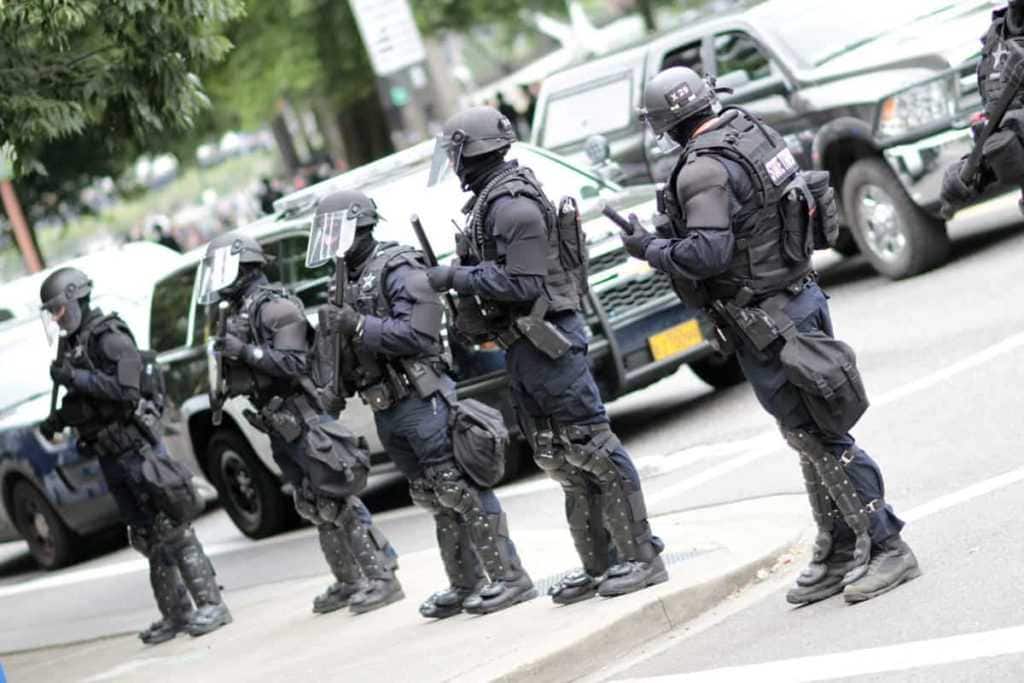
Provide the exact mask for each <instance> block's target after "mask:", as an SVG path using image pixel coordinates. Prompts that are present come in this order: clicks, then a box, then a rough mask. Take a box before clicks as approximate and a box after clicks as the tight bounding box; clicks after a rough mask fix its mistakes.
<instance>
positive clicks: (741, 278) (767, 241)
mask: <svg viewBox="0 0 1024 683" xmlns="http://www.w3.org/2000/svg"><path fill="white" fill-rule="evenodd" d="M733 111H735V116H733V117H731V118H729V119H728V120H726V121H725V122H724V123H723V124H722V125H720V126H719V127H718V128H715V129H714V130H711V131H708V132H706V133H702V134H700V135H698V136H697V137H696V138H694V139H692V140H691V141H690V143H689V144H688V145H687V147H686V149H685V150H684V152H683V154H682V156H681V157H680V158H679V161H678V162H676V166H675V168H674V169H673V170H672V173H671V175H670V176H669V180H668V183H667V184H666V185H665V187H664V188H663V189H662V190H661V197H660V198H659V200H660V201H659V203H660V205H661V209H662V213H663V214H664V215H665V216H667V217H668V219H669V221H670V222H671V225H672V230H673V232H674V234H675V236H676V237H679V238H682V237H685V236H686V233H687V231H688V228H687V226H686V212H685V208H684V207H683V206H682V205H681V204H680V202H679V198H678V197H677V196H676V190H675V188H676V180H677V179H678V177H679V173H680V172H681V171H682V170H683V168H684V167H685V166H686V164H689V163H692V162H693V161H695V160H696V159H698V158H699V157H701V156H704V155H709V156H713V157H718V158H721V159H728V160H730V161H733V162H735V163H737V164H739V165H740V167H742V168H743V169H744V171H746V173H747V175H749V176H750V179H751V182H752V184H753V187H754V197H753V198H752V201H753V202H755V205H754V206H748V207H743V209H744V210H742V211H741V212H740V213H739V215H738V216H737V215H734V219H735V218H739V219H740V220H739V222H738V223H734V224H733V226H732V231H733V233H734V235H735V237H736V247H735V251H734V253H733V257H732V261H731V262H730V263H729V267H728V269H727V270H726V271H725V272H724V273H722V274H721V275H717V276H715V277H713V278H709V279H707V280H704V281H703V282H702V283H699V285H698V284H695V283H693V282H692V281H689V280H686V281H685V282H674V283H673V285H674V286H675V288H676V291H677V293H678V294H679V295H680V297H681V298H683V300H684V301H686V302H687V303H690V304H691V305H692V304H693V303H694V301H692V300H691V298H696V297H698V296H699V297H703V299H704V301H702V302H701V303H700V304H699V305H702V306H703V305H706V304H707V303H708V302H709V301H708V300H709V299H730V298H732V297H734V296H735V295H736V294H737V292H738V291H739V290H740V289H741V288H743V287H747V288H749V289H750V290H751V291H752V292H753V293H754V294H756V295H767V294H772V293H775V292H779V291H781V290H782V289H783V288H785V287H786V285H788V284H790V283H792V282H794V281H796V280H798V279H799V278H801V277H803V276H804V275H806V274H807V273H808V272H810V260H809V259H808V260H805V261H801V262H799V263H795V264H794V263H791V262H790V261H788V260H787V259H786V258H785V256H784V255H783V251H782V237H783V235H782V229H783V225H782V215H781V213H780V211H779V203H780V201H781V200H782V197H783V196H784V194H785V191H786V189H787V186H788V185H789V183H790V181H792V180H793V179H794V178H795V177H796V175H797V174H798V173H799V172H800V169H799V167H798V166H797V164H796V161H795V159H793V155H792V153H791V152H790V151H789V148H788V147H787V146H786V143H785V142H784V141H783V140H782V138H781V136H779V134H778V133H776V132H775V131H774V130H772V129H771V128H768V127H766V126H760V125H758V123H757V122H755V121H754V119H753V118H752V117H750V116H748V115H747V114H746V113H745V112H743V111H738V110H733ZM702 288H703V290H704V291H700V290H701V289H702ZM681 290H685V291H681ZM695 293H696V294H695Z"/></svg>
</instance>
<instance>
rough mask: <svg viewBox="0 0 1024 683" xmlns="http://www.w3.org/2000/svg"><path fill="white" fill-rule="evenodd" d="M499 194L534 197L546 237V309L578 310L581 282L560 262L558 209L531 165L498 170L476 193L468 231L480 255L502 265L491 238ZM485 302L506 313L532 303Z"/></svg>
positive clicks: (518, 311) (525, 308)
mask: <svg viewBox="0 0 1024 683" xmlns="http://www.w3.org/2000/svg"><path fill="white" fill-rule="evenodd" d="M502 197H512V198H515V197H527V198H529V199H531V200H533V201H534V202H535V203H536V204H537V206H539V207H540V209H541V212H542V213H543V214H544V226H545V230H546V232H547V241H548V244H547V247H548V248H547V257H546V265H547V275H546V276H545V278H544V287H545V295H546V296H547V298H548V300H549V301H550V307H549V309H548V313H549V314H550V313H558V312H562V311H579V310H581V309H582V301H581V297H582V292H581V291H580V284H581V283H579V282H578V280H577V277H576V275H575V274H574V273H573V272H571V271H569V270H567V269H566V268H565V266H564V265H563V263H562V253H561V250H562V246H561V240H560V231H559V221H558V212H557V210H556V209H555V206H554V205H553V204H552V203H551V200H549V199H548V198H547V195H545V194H544V191H543V190H542V189H541V186H540V183H539V182H538V181H537V178H536V177H534V175H533V171H531V170H530V169H528V168H523V167H519V166H514V167H511V168H509V169H506V170H504V171H502V172H500V173H499V174H498V175H497V176H496V177H495V178H494V179H492V180H491V182H490V183H488V185H487V186H486V187H485V188H484V189H483V190H482V191H481V192H480V194H479V195H478V196H477V199H476V201H475V202H474V204H473V210H472V213H471V214H470V218H469V224H468V225H467V231H468V232H469V234H470V236H471V238H472V239H473V241H474V243H475V244H476V247H477V250H478V251H479V253H480V254H481V255H482V257H483V259H484V260H485V261H494V262H495V263H498V264H499V265H504V257H499V255H498V245H497V242H496V241H495V239H494V227H495V226H494V214H493V213H492V212H491V207H492V205H493V204H494V202H495V201H497V200H498V199H500V198H502ZM584 278H585V275H584ZM487 305H488V307H490V308H495V309H497V310H501V311H503V312H506V313H508V314H522V313H527V312H529V310H530V308H531V307H532V303H528V304H515V305H510V304H509V303H508V302H495V301H488V302H487Z"/></svg>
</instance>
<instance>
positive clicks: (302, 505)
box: [292, 488, 322, 525]
mask: <svg viewBox="0 0 1024 683" xmlns="http://www.w3.org/2000/svg"><path fill="white" fill-rule="evenodd" d="M292 500H294V502H295V511H296V512H297V513H299V517H302V518H303V519H305V520H307V521H309V522H312V523H313V524H317V525H319V524H321V523H322V520H321V519H320V515H319V513H317V508H316V499H315V498H312V497H309V496H307V495H306V494H305V493H304V492H302V491H300V490H299V489H298V488H296V489H295V490H294V491H293V492H292Z"/></svg>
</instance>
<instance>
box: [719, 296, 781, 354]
mask: <svg viewBox="0 0 1024 683" xmlns="http://www.w3.org/2000/svg"><path fill="white" fill-rule="evenodd" d="M714 310H715V312H716V313H717V314H718V315H719V317H720V318H722V319H723V320H724V321H725V322H726V325H727V327H729V328H730V329H732V330H733V331H734V332H736V333H737V334H738V335H739V336H740V338H741V339H743V340H744V341H745V342H746V343H747V344H749V345H750V346H751V347H752V348H754V349H756V350H757V351H758V352H763V351H764V350H765V349H767V348H768V346H769V345H771V344H772V342H774V341H775V340H776V339H778V338H779V337H780V336H781V331H780V330H779V327H778V325H777V324H776V323H775V321H774V320H772V318H771V316H769V315H768V314H767V313H766V312H765V311H764V310H762V309H760V308H756V307H745V306H737V305H736V304H734V303H732V302H729V301H716V302H715V303H714Z"/></svg>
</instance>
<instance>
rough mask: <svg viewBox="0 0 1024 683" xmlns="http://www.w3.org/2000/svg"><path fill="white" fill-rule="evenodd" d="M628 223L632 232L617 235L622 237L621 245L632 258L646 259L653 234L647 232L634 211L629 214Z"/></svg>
mask: <svg viewBox="0 0 1024 683" xmlns="http://www.w3.org/2000/svg"><path fill="white" fill-rule="evenodd" d="M629 224H630V225H631V226H633V232H632V234H629V235H627V234H626V233H621V234H620V235H619V237H621V238H622V246H624V247H625V248H626V252H627V253H629V255H630V256H632V257H633V258H638V259H642V260H646V254H647V247H648V246H650V244H651V242H653V241H654V235H652V234H651V233H649V232H647V229H646V228H644V226H643V224H642V223H640V219H639V218H637V217H636V214H634V213H631V214H629Z"/></svg>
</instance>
